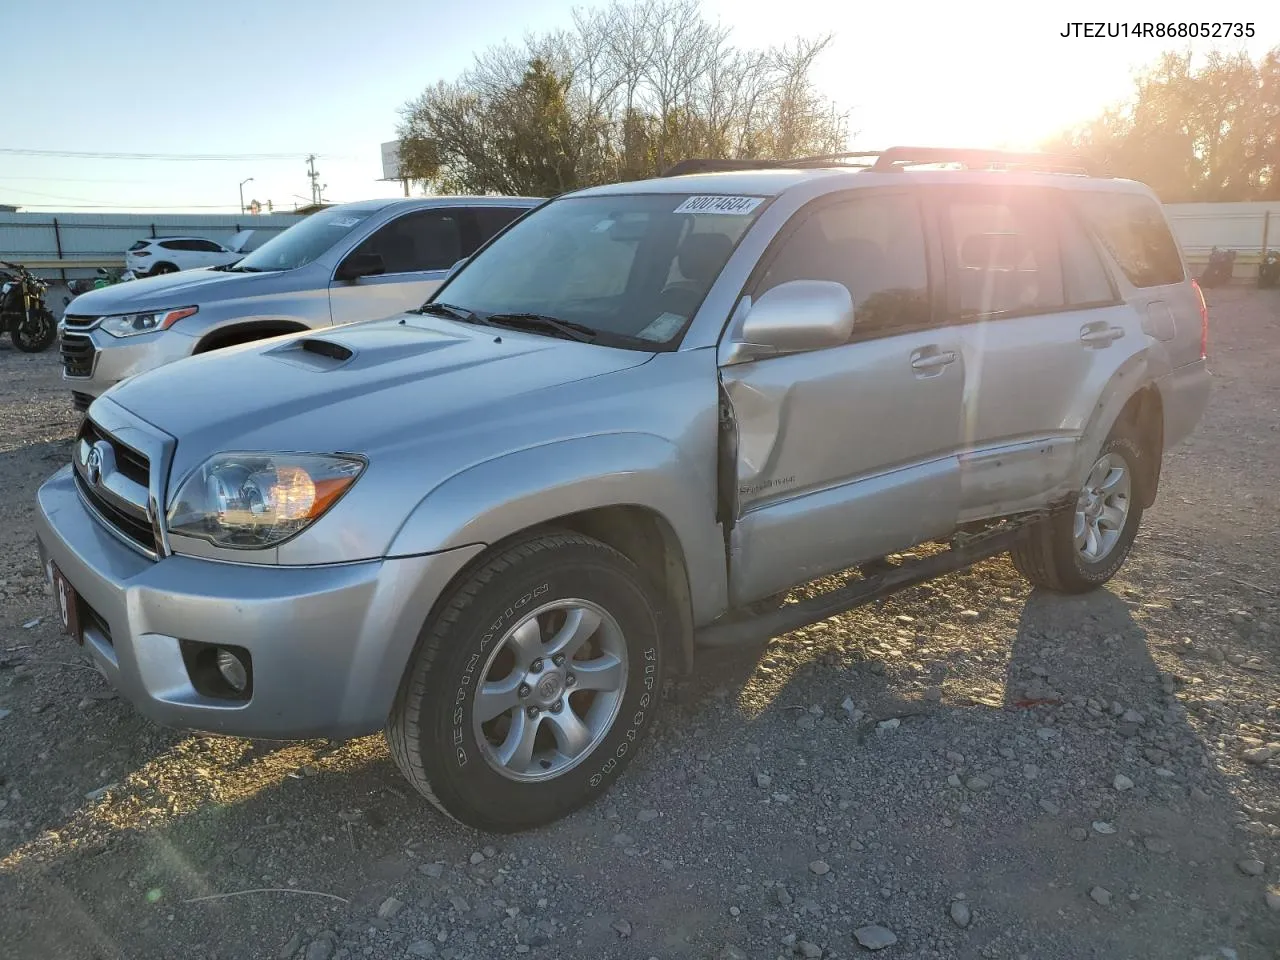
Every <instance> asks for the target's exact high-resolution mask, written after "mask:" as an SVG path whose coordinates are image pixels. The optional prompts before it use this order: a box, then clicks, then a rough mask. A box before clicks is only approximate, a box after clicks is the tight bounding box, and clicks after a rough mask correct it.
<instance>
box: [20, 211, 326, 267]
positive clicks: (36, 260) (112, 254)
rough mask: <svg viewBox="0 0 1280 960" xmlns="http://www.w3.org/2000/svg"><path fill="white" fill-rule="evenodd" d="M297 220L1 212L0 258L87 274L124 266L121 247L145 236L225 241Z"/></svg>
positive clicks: (284, 217)
mask: <svg viewBox="0 0 1280 960" xmlns="http://www.w3.org/2000/svg"><path fill="white" fill-rule="evenodd" d="M299 219H301V218H300V217H299V216H298V215H297V214H292V213H273V214H264V215H259V216H252V215H249V214H245V215H244V216H239V217H238V216H235V215H229V214H199V213H177V214H161V215H155V216H150V215H147V214H134V213H108V214H93V213H57V214H49V213H3V212H0V260H14V261H17V262H19V263H25V264H27V265H28V266H30V267H31V268H32V270H33V271H34V272H35V273H37V274H38V275H40V276H47V277H61V276H62V271H63V270H64V269H65V271H66V276H67V277H68V278H75V277H80V276H91V275H92V274H93V272H94V269H95V268H97V267H99V266H110V265H116V266H123V265H124V252H125V250H126V249H127V248H128V247H129V245H130V244H132V243H133V242H134V241H136V240H141V239H143V238H146V237H151V236H164V235H165V234H183V235H187V236H194V237H208V238H209V239H210V240H219V241H226V240H229V239H230V238H231V237H232V236H233V235H234V234H236V233H237V232H239V231H240V230H250V229H252V230H268V231H271V232H272V233H278V232H279V231H281V230H284V229H286V228H287V227H290V226H292V225H293V224H295V223H297V222H298V220H299ZM55 221H56V224H57V225H56V227H55ZM59 248H60V249H59ZM59 261H60V262H59ZM77 261H80V262H83V263H85V267H83V268H76V267H75V266H74V264H75V262H77Z"/></svg>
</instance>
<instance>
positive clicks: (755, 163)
mask: <svg viewBox="0 0 1280 960" xmlns="http://www.w3.org/2000/svg"><path fill="white" fill-rule="evenodd" d="M871 157H874V158H875V160H874V162H871V163H849V162H848V161H851V160H859V159H863V158H871ZM940 163H956V164H960V165H962V166H964V167H966V168H968V169H971V170H972V169H993V168H1008V169H1019V170H1032V171H1038V172H1041V173H1073V174H1083V175H1085V176H1096V174H1095V173H1094V172H1093V170H1091V169H1090V167H1089V165H1088V164H1087V163H1086V162H1085V161H1084V160H1082V159H1081V158H1079V157H1069V156H1057V155H1055V154H1051V153H1018V152H1013V151H1008V150H973V149H967V148H949V147H890V148H889V149H887V150H861V151H856V152H853V153H828V154H822V155H820V156H816V157H797V158H794V159H789V160H759V159H757V160H715V159H710V158H702V157H694V158H691V159H688V160H681V161H679V162H678V163H675V164H673V165H672V166H670V167H668V168H667V169H666V170H664V171H662V173H661V174H659V176H661V177H681V176H685V175H687V174H692V173H721V172H725V171H731V170H794V169H803V168H807V167H853V168H856V169H861V170H867V171H870V172H873V173H884V172H898V171H901V170H902V169H903V168H904V167H907V166H914V165H921V164H940Z"/></svg>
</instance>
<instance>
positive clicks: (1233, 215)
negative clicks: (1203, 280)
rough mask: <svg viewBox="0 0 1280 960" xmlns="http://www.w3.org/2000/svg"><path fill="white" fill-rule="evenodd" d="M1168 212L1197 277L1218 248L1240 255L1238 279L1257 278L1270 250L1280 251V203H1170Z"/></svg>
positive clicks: (1236, 274)
mask: <svg viewBox="0 0 1280 960" xmlns="http://www.w3.org/2000/svg"><path fill="white" fill-rule="evenodd" d="M1164 209H1165V213H1166V214H1167V215H1168V217H1169V225H1170V226H1171V227H1172V228H1173V232H1174V233H1175V234H1176V235H1177V237H1178V243H1179V245H1180V246H1181V247H1182V252H1183V253H1184V254H1185V255H1186V258H1187V260H1188V262H1189V263H1190V264H1191V268H1192V272H1193V273H1196V274H1199V272H1200V271H1199V269H1198V268H1199V267H1201V266H1203V265H1204V264H1206V263H1208V262H1209V253H1210V252H1211V251H1212V250H1213V248H1214V247H1218V248H1219V249H1221V250H1234V251H1235V252H1236V259H1235V267H1234V270H1235V276H1237V277H1245V278H1253V277H1256V276H1257V275H1258V264H1259V262H1260V261H1261V260H1262V257H1263V256H1264V255H1265V254H1266V252H1267V250H1275V249H1276V248H1277V247H1280V202H1272V201H1258V202H1254V203H1169V204H1165V208H1164Z"/></svg>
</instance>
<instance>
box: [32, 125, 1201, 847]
mask: <svg viewBox="0 0 1280 960" xmlns="http://www.w3.org/2000/svg"><path fill="white" fill-rule="evenodd" d="M947 159H950V160H958V161H961V163H962V164H963V165H964V166H966V167H967V168H966V169H960V170H956V169H945V168H939V166H940V165H939V163H938V162H937V161H939V160H947ZM924 161H933V162H932V163H931V164H930V163H925V162H924ZM1018 163H1019V165H1020V167H1021V168H1020V169H989V168H991V167H993V166H994V167H1008V166H1010V158H1009V157H1007V156H1005V155H1001V154H985V153H983V154H974V153H968V154H959V155H952V154H950V153H947V152H945V151H942V152H939V151H932V152H930V151H910V150H904V149H895V150H890V151H886V152H884V153H883V154H881V155H880V156H879V157H878V158H877V159H875V160H874V161H872V162H864V164H863V165H862V166H854V165H852V164H851V163H848V162H842V161H841V160H839V159H830V158H825V159H819V160H813V161H808V162H806V163H794V164H792V165H791V166H790V167H788V166H787V165H785V164H775V165H772V166H766V165H764V164H761V165H759V166H760V167H761V169H750V170H748V169H740V170H729V171H721V172H715V173H700V174H683V173H681V172H680V171H676V172H675V173H674V174H673V175H670V176H665V177H660V178H656V179H652V180H646V181H643V182H639V183H622V184H616V185H612V186H604V187H598V188H594V189H588V190H582V191H579V192H576V193H571V194H567V195H564V196H560V197H557V198H555V199H553V200H551V201H549V202H548V203H546V204H545V205H544V206H542V207H540V208H539V209H538V210H536V211H534V212H533V213H531V214H529V215H528V216H525V217H523V218H521V219H520V220H517V221H516V222H515V223H514V224H513V225H512V226H510V227H509V228H508V229H507V230H506V231H504V232H503V233H501V234H499V235H498V236H497V237H496V238H495V239H494V240H492V241H490V243H489V244H488V245H486V246H484V247H482V248H481V249H480V250H479V252H478V253H477V254H475V256H474V257H472V258H471V259H470V260H469V261H468V262H467V263H466V264H465V265H464V266H462V267H461V269H460V270H458V271H457V272H456V273H455V274H453V275H452V276H451V277H450V278H449V279H448V280H446V281H445V283H444V284H443V286H441V287H440V289H439V290H437V291H436V293H435V295H434V297H433V298H432V300H431V301H430V302H429V303H427V304H426V305H425V306H423V307H422V308H420V309H418V310H413V311H410V312H407V313H402V314H400V315H399V316H396V317H392V318H390V319H386V320H379V321H370V322H364V323H356V324H350V325H347V326H344V327H341V328H336V329H329V330H322V331H311V332H306V333H300V334H297V335H293V336H287V337H280V338H277V339H275V340H273V341H271V342H268V343H256V344H244V345H241V346H236V347H231V348H228V349H225V350H221V351H218V352H215V353H210V354H203V355H200V356H196V357H192V358H190V359H187V360H182V361H180V362H178V363H174V364H171V365H169V366H167V367H163V368H161V369H158V370H154V371H152V372H150V373H147V374H143V375H141V376H137V377H134V378H132V379H130V380H129V381H127V382H126V383H123V384H121V385H119V386H118V387H116V388H114V389H113V390H111V391H109V392H108V393H107V394H106V395H105V396H103V397H100V398H99V399H98V400H96V401H95V402H94V403H93V405H92V406H91V407H90V408H89V411H88V415H87V416H86V418H85V421H84V423H83V426H82V428H81V431H80V434H79V437H78V439H77V441H76V443H75V448H74V455H73V458H72V460H73V462H72V463H70V464H68V465H67V466H65V467H64V468H63V469H61V470H60V471H58V472H57V473H56V474H54V476H52V477H51V478H50V479H49V480H48V481H47V482H46V483H45V484H44V485H43V486H42V487H41V488H40V491H39V495H38V496H39V511H38V531H39V542H40V545H41V551H42V556H43V558H44V559H45V561H46V563H47V572H48V574H49V577H50V580H51V582H52V584H53V586H54V588H55V595H56V597H57V598H58V603H59V609H60V612H61V614H62V617H63V619H64V623H65V625H66V629H67V632H68V633H69V634H70V635H71V636H72V637H73V638H74V639H75V641H76V642H78V643H81V644H83V646H84V647H85V649H86V650H87V651H88V653H89V655H90V656H91V657H92V658H93V660H94V662H95V663H96V664H97V665H98V667H99V668H100V669H101V670H102V672H103V673H104V674H105V675H106V676H107V678H108V679H109V680H110V682H111V683H112V684H113V685H115V686H116V687H117V688H118V689H119V690H120V691H121V692H122V694H123V695H124V696H126V697H127V698H128V699H129V700H131V701H132V702H133V703H134V704H135V705H136V706H137V708H138V709H139V710H141V711H142V712H143V713H145V714H147V715H148V716H150V717H152V718H154V719H155V720H157V721H159V722H160V723H163V724H168V725H172V726H175V727H183V728H194V729H198V730H202V731H213V732H219V733H224V734H235V735H242V736H248V737H267V738H310V737H318V736H328V737H348V736H354V735H363V734H369V733H371V732H375V731H378V730H381V729H384V728H385V730H386V734H387V739H388V741H389V743H390V746H391V752H392V754H393V756H394V757H395V759H396V762H397V763H398V764H399V766H400V768H401V769H402V770H403V772H404V774H405V776H406V777H407V778H408V779H409V780H410V781H411V782H412V784H413V785H414V786H415V787H416V788H417V789H418V790H419V791H421V792H422V793H423V794H424V795H425V796H426V797H427V798H428V799H430V800H431V801H432V802H433V803H434V804H435V805H436V806H437V807H439V808H440V809H441V810H443V811H444V812H446V813H448V814H450V815H452V816H453V817H456V818H457V819H459V820H461V821H463V822H465V823H467V824H470V825H473V826H475V827H477V828H480V829H485V830H493V831H509V830H517V829H521V828H526V827H529V826H531V825H535V824H540V823H545V822H547V821H550V820H552V819H554V818H557V817H560V816H562V815H564V814H566V813H567V812H569V811H571V810H573V809H575V808H577V807H578V806H580V805H581V804H583V803H585V802H587V801H589V800H590V799H591V798H593V797H597V796H599V795H600V794H601V793H602V792H603V791H605V790H606V789H608V787H609V786H610V784H612V783H613V782H614V781H615V780H616V779H617V777H618V775H619V773H620V772H621V771H622V769H623V768H624V766H625V765H626V763H627V762H628V760H630V758H631V757H632V756H633V754H634V753H635V751H636V749H637V748H638V747H639V746H640V744H641V743H642V742H643V741H644V739H645V736H646V734H647V733H648V731H649V730H650V728H651V727H652V725H653V722H654V717H655V715H656V713H657V711H658V709H659V702H660V700H661V691H662V681H663V676H664V672H665V671H666V670H667V669H668V668H669V667H672V666H674V667H676V668H679V669H682V670H687V669H689V668H690V665H691V662H692V660H693V655H694V651H695V649H696V648H697V647H699V646H703V645H726V644H735V643H753V642H758V641H759V640H760V639H761V638H764V637H768V636H773V635H777V634H780V633H784V632H787V631H789V630H792V629H796V628H798V627H800V626H803V625H805V624H808V623H813V622H816V621H819V620H822V619H824V618H826V617H829V616H831V615H832V614H834V613H837V612H839V611H842V610H844V609H847V608H849V607H852V606H854V605H855V604H858V603H861V602H864V601H866V600H868V599H870V598H873V597H879V596H882V595H884V594H886V593H888V592H890V591H893V590H896V589H900V588H901V587H903V586H906V585H908V584H911V583H916V582H918V581H920V580H923V579H926V578H929V577H932V576H936V575H938V574H941V573H945V572H947V571H950V570H955V569H957V568H959V567H962V566H965V565H967V564H970V563H972V562H973V561H975V560H977V559H979V558H981V557H985V556H990V555H993V554H996V553H1001V552H1005V551H1011V552H1012V555H1013V559H1014V562H1015V563H1016V564H1017V566H1018V568H1019V569H1020V570H1021V571H1022V572H1023V574H1025V576H1026V577H1027V578H1028V579H1029V580H1030V581H1031V582H1033V583H1035V584H1037V585H1040V586H1042V587H1046V588H1049V589H1052V590H1058V591H1066V592H1078V591H1085V590H1089V589H1092V588H1094V587H1097V586H1098V585H1100V584H1102V583H1105V582H1106V581H1107V580H1108V579H1109V578H1111V577H1112V576H1113V575H1114V574H1115V573H1116V571H1117V569H1119V567H1120V565H1121V564H1122V563H1123V562H1124V560H1125V557H1126V556H1127V554H1128V553H1129V550H1130V547H1131V545H1132V543H1133V539H1134V535H1135V533H1136V532H1137V529H1138V525H1139V523H1140V521H1141V519H1142V514H1143V510H1144V509H1145V508H1147V507H1149V506H1150V505H1151V504H1152V502H1153V500H1154V498H1155V496H1156V490H1157V484H1158V480H1159V476H1160V465H1161V460H1162V457H1163V455H1164V453H1165V451H1166V450H1168V449H1169V447H1171V446H1172V445H1173V444H1176V443H1178V442H1179V441H1180V440H1182V439H1183V438H1184V437H1185V436H1187V434H1188V433H1189V432H1190V431H1191V430H1192V429H1193V428H1194V427H1195V425H1196V423H1197V421H1198V420H1199V418H1200V417H1201V414H1202V411H1203V410H1204V408H1205V404H1206V399H1207V396H1208V392H1209V374H1208V371H1207V369H1206V361H1205V354H1206V331H1207V316H1206V312H1205V306H1204V301H1203V300H1202V299H1201V297H1200V296H1199V291H1198V290H1197V288H1196V286H1195V284H1194V282H1193V281H1192V280H1191V279H1190V278H1189V277H1188V274H1187V268H1186V265H1185V263H1184V260H1183V257H1182V254H1181V252H1180V250H1179V248H1178V246H1177V245H1176V243H1175V241H1174V238H1173V237H1172V235H1171V234H1170V232H1169V228H1168V226H1167V224H1166V222H1165V218H1164V215H1163V213H1162V210H1161V207H1160V205H1159V203H1158V202H1157V201H1156V199H1155V198H1154V197H1153V195H1152V194H1151V192H1150V191H1149V190H1148V189H1146V188H1145V187H1143V186H1142V185H1140V184H1137V183H1133V182H1130V181H1123V180H1112V179H1101V178H1095V177H1091V176H1088V175H1085V174H1080V173H1067V172H1062V171H1061V170H1060V169H1053V170H1045V169H1043V168H1044V167H1045V166H1046V165H1048V162H1047V161H1044V160H1037V159H1036V158H1034V157H1033V158H1027V157H1022V158H1021V159H1019V161H1018ZM1037 164H1039V167H1040V169H1037ZM726 166H727V165H726ZM953 166H954V164H953ZM930 167H932V168H930ZM263 249H266V248H265V247H264V248H263ZM178 302H179V301H175V305H176V304H177V303H178ZM926 542H930V543H936V545H937V549H926V550H921V551H910V548H912V547H913V546H915V545H917V544H922V543H926ZM908 551H910V556H905V557H904V556H903V555H902V554H903V553H904V552H908ZM838 571H848V572H849V575H848V577H846V578H842V579H840V580H839V581H838V582H840V583H842V584H843V585H842V586H840V587H839V588H837V589H833V590H828V591H827V592H814V591H806V593H807V594H809V595H807V596H805V597H804V598H802V599H799V600H798V602H797V601H794V600H793V601H792V602H782V599H783V598H784V597H785V595H786V594H787V593H788V592H789V591H791V590H792V588H794V587H796V586H797V585H800V584H803V583H807V582H809V581H812V580H815V579H816V578H820V577H824V576H825V575H828V574H832V573H835V572H838ZM828 582H830V581H828ZM788 599H789V598H788Z"/></svg>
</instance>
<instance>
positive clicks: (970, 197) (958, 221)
mask: <svg viewBox="0 0 1280 960" xmlns="http://www.w3.org/2000/svg"><path fill="white" fill-rule="evenodd" d="M942 221H943V235H944V239H945V242H946V259H947V265H948V286H949V287H950V288H951V297H952V302H953V304H956V302H957V301H958V308H959V313H960V316H961V317H962V318H977V317H999V316H1002V315H1007V314H1021V313H1036V312H1044V311H1050V310H1060V309H1062V308H1063V307H1064V306H1066V292H1065V289H1064V284H1063V269H1062V253H1061V247H1060V244H1059V238H1058V230H1057V222H1058V217H1057V211H1056V208H1055V207H1053V206H1052V204H1051V202H1050V201H1049V198H1047V197H1044V196H1042V195H1040V194H1038V193H1036V192H1034V191H1026V192H1023V191H1013V190H1010V191H999V192H992V193H990V194H986V193H979V192H965V193H963V194H953V195H951V196H949V197H947V198H946V199H945V200H944V202H943V209H942Z"/></svg>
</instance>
